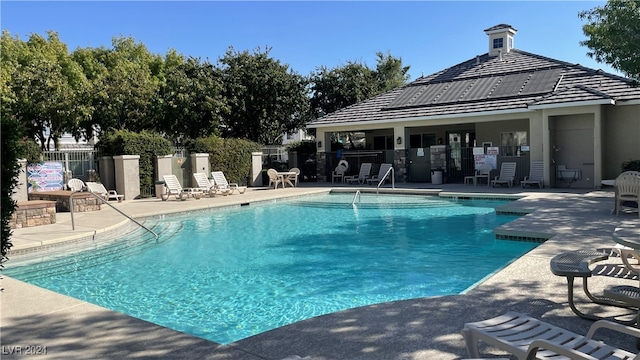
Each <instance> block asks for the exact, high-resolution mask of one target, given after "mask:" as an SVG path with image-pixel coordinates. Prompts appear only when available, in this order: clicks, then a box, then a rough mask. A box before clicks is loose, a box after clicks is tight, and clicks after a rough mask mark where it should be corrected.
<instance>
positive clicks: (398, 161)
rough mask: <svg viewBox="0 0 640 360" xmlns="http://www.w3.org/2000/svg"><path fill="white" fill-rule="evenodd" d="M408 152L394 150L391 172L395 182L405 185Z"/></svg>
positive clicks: (407, 175)
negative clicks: (392, 171)
mask: <svg viewBox="0 0 640 360" xmlns="http://www.w3.org/2000/svg"><path fill="white" fill-rule="evenodd" d="M408 157H409V150H406V149H395V150H394V152H393V170H394V174H395V179H396V182H399V183H406V182H408V180H409V173H408V171H407V170H408V167H409V162H408V161H407V159H408Z"/></svg>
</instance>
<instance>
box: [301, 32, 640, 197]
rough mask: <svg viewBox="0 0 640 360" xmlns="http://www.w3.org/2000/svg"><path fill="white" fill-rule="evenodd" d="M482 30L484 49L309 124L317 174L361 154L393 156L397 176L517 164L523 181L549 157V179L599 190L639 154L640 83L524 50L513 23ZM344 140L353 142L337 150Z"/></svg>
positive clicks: (447, 178)
mask: <svg viewBox="0 0 640 360" xmlns="http://www.w3.org/2000/svg"><path fill="white" fill-rule="evenodd" d="M484 32H485V33H486V35H487V36H488V52H487V53H485V54H482V55H478V56H474V57H473V58H471V59H469V60H467V61H464V62H462V63H460V64H457V65H453V66H451V67H449V68H446V69H444V70H441V71H438V72H436V73H434V74H431V75H428V76H423V77H420V78H418V79H416V80H415V81H413V82H411V83H409V84H407V85H404V86H401V87H399V88H396V89H393V90H391V91H388V92H386V93H383V94H380V95H377V96H375V97H373V98H370V99H367V100H365V101H362V102H360V103H357V104H354V105H351V106H349V107H346V108H343V109H341V110H338V111H336V112H333V113H330V114H327V115H325V116H322V117H320V118H318V119H316V120H314V121H313V122H311V123H310V124H309V125H308V128H313V129H315V131H316V146H317V152H318V153H317V166H318V180H319V181H322V180H323V179H324V180H328V181H330V180H331V173H332V171H333V169H334V168H335V167H336V165H337V163H338V162H339V161H340V160H342V159H344V160H347V161H348V162H349V164H350V168H349V172H350V173H352V174H357V172H358V168H359V165H360V164H361V163H362V162H372V163H374V164H378V165H379V164H380V163H392V164H393V167H394V170H395V171H394V173H395V181H396V182H430V181H432V180H433V179H432V176H433V175H434V174H436V172H441V174H442V175H443V179H444V180H443V181H444V182H449V183H454V182H459V183H462V182H463V179H464V178H465V177H466V176H469V175H472V174H473V173H474V171H475V170H476V169H477V168H478V167H479V166H480V165H481V164H483V163H485V162H488V163H490V164H492V166H493V169H494V170H493V175H492V176H495V175H497V173H498V171H499V169H500V166H501V164H502V163H503V162H516V163H517V170H516V179H515V180H516V183H519V180H522V179H523V178H524V177H525V176H527V175H528V173H529V165H530V163H531V161H543V163H544V184H545V186H547V187H548V186H551V187H564V186H571V187H575V188H597V187H599V186H600V185H601V181H602V180H604V179H613V178H615V177H616V176H617V175H618V174H619V173H620V172H621V164H622V163H623V162H624V161H628V160H636V159H639V158H640V141H638V139H640V87H633V86H632V82H631V80H630V79H627V78H624V77H621V76H618V75H614V74H610V73H606V72H603V71H602V70H594V69H590V68H586V67H584V66H581V65H579V64H571V63H567V62H564V61H560V60H555V59H551V58H549V57H545V56H542V55H537V54H532V53H529V52H525V51H522V50H518V49H516V48H515V47H514V37H515V35H516V32H517V31H516V29H514V28H513V27H511V26H510V25H506V24H500V25H497V26H493V27H491V28H488V29H486V30H484ZM340 140H342V141H344V143H345V144H349V145H351V147H349V146H348V145H347V146H345V148H344V149H340V150H339V151H335V150H336V149H335V148H334V151H332V145H331V144H332V142H333V143H334V144H336V142H337V141H340ZM354 140H356V141H354ZM374 166H375V165H374ZM374 172H375V169H374V171H372V173H374Z"/></svg>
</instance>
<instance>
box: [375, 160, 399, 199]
mask: <svg viewBox="0 0 640 360" xmlns="http://www.w3.org/2000/svg"><path fill="white" fill-rule="evenodd" d="M389 174H391V188H392V189H395V188H396V176H395V173H394V170H393V166H392V167H390V168H389V170H387V172H386V173H384V176H383V177H382V178H381V179H380V182H379V183H378V187H377V188H376V194H377V193H378V191H379V190H380V186H382V184H384V181H385V180H387V177H388V176H389Z"/></svg>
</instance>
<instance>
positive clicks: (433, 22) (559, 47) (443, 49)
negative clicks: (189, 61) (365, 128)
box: [0, 0, 619, 80]
mask: <svg viewBox="0 0 640 360" xmlns="http://www.w3.org/2000/svg"><path fill="white" fill-rule="evenodd" d="M605 3H606V2H605V1H517V0H515V1H514V0H512V1H327V2H322V1H280V2H276V1H253V2H249V1H135V2H134V1H62V2H54V1H35V2H32V1H10V0H9V1H8V0H3V1H1V2H0V14H1V15H0V25H1V28H2V29H3V30H7V31H8V32H9V33H10V34H11V35H12V36H18V37H19V38H20V39H22V40H24V41H26V40H28V38H29V36H30V35H31V34H33V33H37V34H41V35H45V34H46V32H47V31H49V30H52V31H55V32H57V33H58V34H59V37H60V40H61V41H62V42H64V43H65V44H67V46H68V48H69V51H70V52H71V51H73V50H75V49H77V48H78V47H81V48H89V47H91V48H93V47H96V48H97V47H106V48H111V44H112V39H113V38H116V37H123V36H124V37H132V38H133V39H135V40H136V42H140V43H143V44H144V45H145V46H146V47H147V48H148V50H149V51H150V52H152V53H154V54H161V55H164V54H166V53H167V52H168V51H169V50H171V49H174V50H176V51H177V52H178V53H180V54H183V55H185V56H192V57H195V58H200V59H201V60H208V61H209V62H211V63H214V64H215V63H217V61H218V59H219V58H221V57H222V56H224V54H225V52H226V51H227V50H228V49H229V47H233V49H234V50H235V51H245V50H246V51H249V52H254V51H255V50H256V49H260V51H261V52H262V51H264V50H265V49H270V52H269V55H270V56H271V57H272V58H273V59H276V60H278V61H280V63H282V64H286V65H288V66H289V68H290V70H291V71H294V72H296V73H299V74H301V75H309V74H311V73H312V72H313V71H315V70H317V69H318V68H319V67H321V66H325V67H327V68H329V69H331V68H336V67H340V66H343V65H346V64H347V63H348V62H353V61H355V62H362V63H364V64H366V65H367V66H369V67H370V68H375V66H376V53H377V52H382V53H384V54H391V55H392V56H393V57H396V58H400V59H402V63H403V65H405V66H410V70H409V74H410V76H411V80H415V79H416V78H418V77H420V76H422V75H424V76H426V75H430V74H432V73H434V72H437V71H440V70H443V69H445V68H448V67H451V66H453V65H456V64H458V63H460V62H463V61H466V60H469V59H472V58H475V56H476V55H481V54H485V53H487V51H488V46H489V42H488V37H487V35H486V34H485V33H484V29H487V28H489V27H492V26H494V25H497V24H509V25H511V26H512V27H513V28H515V29H516V30H517V31H518V32H517V34H516V35H515V39H514V47H515V48H516V49H519V50H523V51H527V52H530V53H534V54H538V55H543V56H547V57H550V58H553V59H557V60H562V61H566V62H569V63H574V64H580V65H583V66H586V67H589V68H593V69H602V70H604V71H606V72H610V73H614V74H619V73H618V72H616V71H614V70H613V69H612V68H611V67H610V66H608V65H607V64H602V63H597V62H596V61H595V60H593V59H591V58H589V57H588V56H587V52H588V48H586V47H584V46H581V45H580V41H583V40H585V39H586V37H585V36H584V34H583V32H582V25H584V23H585V22H584V21H583V20H581V19H579V17H578V13H579V12H580V11H584V10H590V9H592V8H594V7H597V6H603V5H604V4H605Z"/></svg>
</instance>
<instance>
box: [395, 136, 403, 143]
mask: <svg viewBox="0 0 640 360" xmlns="http://www.w3.org/2000/svg"><path fill="white" fill-rule="evenodd" d="M396 144H398V145H401V144H402V137H400V136H398V138H397V139H396Z"/></svg>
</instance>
